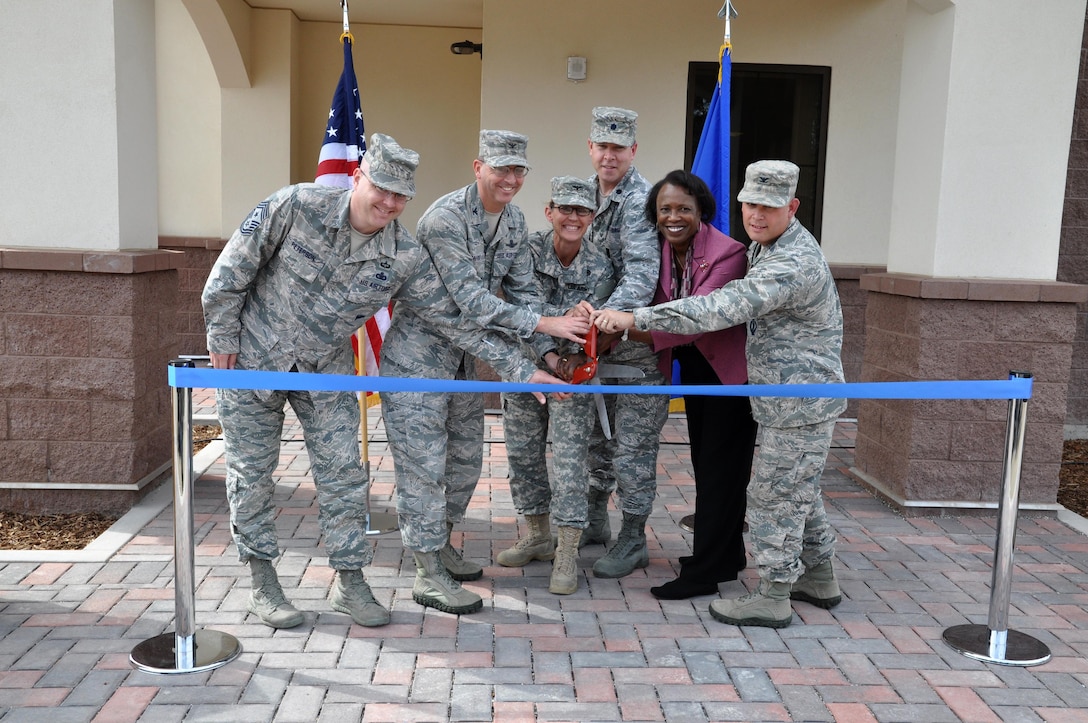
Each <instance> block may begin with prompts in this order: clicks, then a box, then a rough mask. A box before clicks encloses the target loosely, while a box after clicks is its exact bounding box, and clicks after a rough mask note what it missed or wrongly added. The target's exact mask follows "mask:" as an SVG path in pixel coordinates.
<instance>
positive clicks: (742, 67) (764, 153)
mask: <svg viewBox="0 0 1088 723" xmlns="http://www.w3.org/2000/svg"><path fill="white" fill-rule="evenodd" d="M717 82H718V64H717V63H704V62H699V63H694V62H693V63H689V64H688V113H687V117H688V128H687V140H686V144H685V148H684V167H685V168H688V169H690V168H691V162H692V160H693V159H694V158H695V147H696V146H697V145H698V143H699V134H700V133H702V130H703V123H704V121H705V120H706V113H707V108H708V107H709V105H710V98H711V95H712V94H713V92H714V88H715V86H716V85H717ZM830 90H831V68H828V67H822V66H807V65H762V64H754V63H734V64H733V73H732V87H731V92H730V96H731V97H730V135H731V136H732V139H731V140H732V142H731V147H730V151H729V158H730V161H729V165H730V173H729V176H730V197H731V198H730V200H729V226H730V228H729V230H728V233H729V235H730V236H732V237H733V238H735V239H737V240H738V241H742V242H744V243H746V244H747V243H750V239H749V238H748V235H747V234H746V233H745V232H744V226H743V225H742V224H741V222H740V204H739V203H737V200H736V198H737V192H739V191H740V189H741V186H742V185H743V184H744V169H745V168H746V167H747V166H748V164H749V163H752V162H753V161H758V160H762V159H780V160H788V161H793V162H794V163H796V164H797V165H798V166H800V168H801V177H800V180H799V182H798V185H797V198H799V199H800V200H801V205H800V207H799V208H798V209H797V218H798V220H800V221H801V223H802V224H804V225H805V227H806V228H807V229H808V230H809V231H811V232H812V233H813V234H814V235H815V236H816V238H817V239H818V238H820V227H821V225H822V220H823V197H824V167H825V163H826V159H827V115H828V99H829V96H830ZM722 230H723V231H724V230H725V229H722Z"/></svg>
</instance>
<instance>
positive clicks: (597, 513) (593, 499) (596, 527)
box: [578, 485, 612, 547]
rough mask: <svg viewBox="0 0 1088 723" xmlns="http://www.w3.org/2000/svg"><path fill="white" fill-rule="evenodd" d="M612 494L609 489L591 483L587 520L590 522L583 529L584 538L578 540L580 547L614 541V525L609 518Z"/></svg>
mask: <svg viewBox="0 0 1088 723" xmlns="http://www.w3.org/2000/svg"><path fill="white" fill-rule="evenodd" d="M611 495H612V493H611V492H609V491H607V490H599V489H597V488H596V487H593V486H592V485H590V487H589V499H588V501H589V508H588V511H587V513H588V516H587V517H586V521H587V522H589V524H588V525H587V526H586V529H585V530H583V531H582V539H581V540H579V541H578V546H579V547H585V546H586V545H592V544H601V545H608V543H609V542H611V541H612V525H611V523H610V522H609V520H608V498H609V497H610V496H611Z"/></svg>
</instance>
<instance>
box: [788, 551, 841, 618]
mask: <svg viewBox="0 0 1088 723" xmlns="http://www.w3.org/2000/svg"><path fill="white" fill-rule="evenodd" d="M790 598H791V599H793V600H803V601H804V602H807V603H811V604H813V605H815V606H816V607H818V608H823V609H824V610H830V609H831V608H833V607H835V606H836V605H838V604H839V603H841V602H842V593H841V592H840V591H839V583H838V581H837V580H836V579H835V569H834V568H833V567H832V566H831V560H827V561H826V562H821V563H820V564H819V565H816V566H815V567H810V568H808V569H807V570H805V573H804V574H803V575H801V577H799V578H797V582H795V583H793V588H792V589H791V590H790Z"/></svg>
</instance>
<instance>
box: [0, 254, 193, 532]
mask: <svg viewBox="0 0 1088 723" xmlns="http://www.w3.org/2000/svg"><path fill="white" fill-rule="evenodd" d="M179 256H180V255H178V254H173V253H170V252H164V251H118V252H86V251H52V250H33V249H0V460H2V462H3V463H2V464H0V509H6V510H14V511H27V512H39V513H50V512H71V511H103V512H124V511H126V510H127V509H128V508H129V507H131V506H132V504H133V503H135V502H136V501H137V500H138V499H139V498H140V497H141V496H142V495H143V494H144V493H145V492H146V491H147V490H148V489H150V484H149V483H150V482H152V481H154V480H155V479H157V478H158V477H159V476H160V475H162V474H163V473H164V472H166V471H167V470H169V468H170V466H171V456H172V446H171V436H172V434H171V429H172V418H171V412H170V397H169V391H168V390H169V387H168V385H167V383H166V367H167V362H168V361H169V360H170V359H171V358H173V357H174V356H175V355H176V354H177V335H176V333H175V324H174V307H175V305H176V300H177V271H176V264H177V262H178V260H179Z"/></svg>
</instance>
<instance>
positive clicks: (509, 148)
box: [480, 130, 530, 168]
mask: <svg viewBox="0 0 1088 723" xmlns="http://www.w3.org/2000/svg"><path fill="white" fill-rule="evenodd" d="M528 145H529V138H528V137H527V136H523V135H522V134H520V133H514V132H513V131H488V130H484V131H480V160H481V161H483V162H484V163H486V164H487V165H489V166H491V167H492V168H499V167H501V166H523V167H525V168H529V167H530V166H529V160H528V159H527V158H526V157H525V148H526V146H528Z"/></svg>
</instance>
